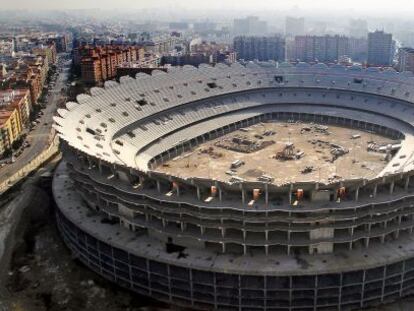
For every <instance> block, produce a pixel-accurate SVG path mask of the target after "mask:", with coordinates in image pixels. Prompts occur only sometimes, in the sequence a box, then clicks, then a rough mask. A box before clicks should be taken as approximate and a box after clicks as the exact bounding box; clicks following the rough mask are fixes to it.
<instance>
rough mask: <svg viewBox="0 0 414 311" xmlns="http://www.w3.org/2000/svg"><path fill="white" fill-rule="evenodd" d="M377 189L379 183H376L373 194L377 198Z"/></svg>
mask: <svg viewBox="0 0 414 311" xmlns="http://www.w3.org/2000/svg"><path fill="white" fill-rule="evenodd" d="M377 190H378V185H377V184H375V186H374V191H373V193H372V196H373V197H374V198H376V197H377Z"/></svg>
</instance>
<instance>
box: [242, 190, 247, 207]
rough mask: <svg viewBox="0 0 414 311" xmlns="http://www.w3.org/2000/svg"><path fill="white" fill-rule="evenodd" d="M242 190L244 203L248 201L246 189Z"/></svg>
mask: <svg viewBox="0 0 414 311" xmlns="http://www.w3.org/2000/svg"><path fill="white" fill-rule="evenodd" d="M241 192H242V203H243V204H244V203H245V201H246V191H245V190H244V189H242V190H241Z"/></svg>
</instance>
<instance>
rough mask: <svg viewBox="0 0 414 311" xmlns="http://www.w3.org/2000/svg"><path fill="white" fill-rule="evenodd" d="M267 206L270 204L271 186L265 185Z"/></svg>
mask: <svg viewBox="0 0 414 311" xmlns="http://www.w3.org/2000/svg"><path fill="white" fill-rule="evenodd" d="M265 204H266V206H267V205H268V204H269V184H265Z"/></svg>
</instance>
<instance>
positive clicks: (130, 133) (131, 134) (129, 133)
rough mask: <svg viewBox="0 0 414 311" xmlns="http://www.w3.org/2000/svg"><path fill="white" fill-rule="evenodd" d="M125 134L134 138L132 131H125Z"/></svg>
mask: <svg viewBox="0 0 414 311" xmlns="http://www.w3.org/2000/svg"><path fill="white" fill-rule="evenodd" d="M127 135H128V137H130V138H134V137H135V134H134V132H127Z"/></svg>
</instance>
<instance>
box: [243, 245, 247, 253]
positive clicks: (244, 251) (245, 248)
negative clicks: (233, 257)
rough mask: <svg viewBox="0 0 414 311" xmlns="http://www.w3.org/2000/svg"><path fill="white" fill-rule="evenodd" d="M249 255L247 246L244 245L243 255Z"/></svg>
mask: <svg viewBox="0 0 414 311" xmlns="http://www.w3.org/2000/svg"><path fill="white" fill-rule="evenodd" d="M246 254H247V246H246V244H243V255H246Z"/></svg>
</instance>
